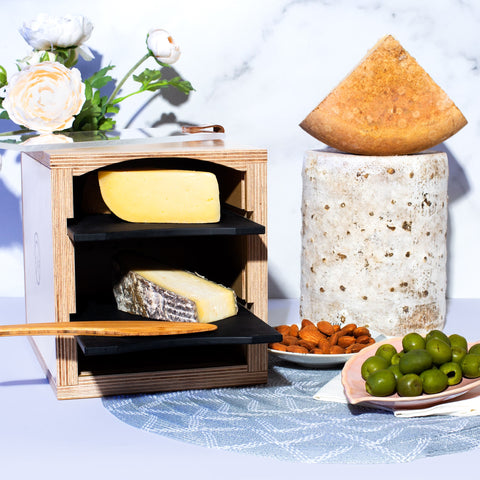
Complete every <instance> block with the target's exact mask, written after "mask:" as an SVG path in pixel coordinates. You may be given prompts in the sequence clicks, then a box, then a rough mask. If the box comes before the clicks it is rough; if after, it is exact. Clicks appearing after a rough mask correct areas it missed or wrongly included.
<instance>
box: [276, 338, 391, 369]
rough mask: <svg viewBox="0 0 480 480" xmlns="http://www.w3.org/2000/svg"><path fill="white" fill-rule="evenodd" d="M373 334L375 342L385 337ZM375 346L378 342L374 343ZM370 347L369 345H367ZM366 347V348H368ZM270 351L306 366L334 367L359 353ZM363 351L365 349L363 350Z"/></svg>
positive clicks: (279, 356) (283, 358) (284, 358)
mask: <svg viewBox="0 0 480 480" xmlns="http://www.w3.org/2000/svg"><path fill="white" fill-rule="evenodd" d="M371 336H372V337H373V338H374V339H375V342H378V341H380V340H383V339H385V338H386V337H385V335H382V334H379V333H375V332H371ZM372 345H373V346H375V345H376V343H374V344H372ZM366 348H368V347H366ZM366 348H365V349H364V350H366ZM268 351H269V352H270V353H271V354H272V355H273V356H275V357H278V358H281V359H282V360H287V361H288V362H292V363H296V364H298V365H303V366H304V367H319V368H322V367H323V368H325V367H332V366H338V365H343V364H344V363H345V362H346V361H347V360H349V359H350V358H352V357H355V356H356V355H358V353H331V354H328V355H327V354H325V355H321V354H317V353H293V352H281V351H280V350H273V349H272V348H269V349H268ZM361 351H363V350H361Z"/></svg>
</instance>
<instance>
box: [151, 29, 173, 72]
mask: <svg viewBox="0 0 480 480" xmlns="http://www.w3.org/2000/svg"><path fill="white" fill-rule="evenodd" d="M147 47H148V49H149V50H150V51H151V52H152V53H153V55H154V56H155V58H156V59H157V60H158V61H160V62H162V63H168V64H172V63H175V62H176V61H177V60H178V59H179V58H180V47H179V46H178V45H177V44H176V43H175V42H174V41H173V38H172V36H171V35H170V34H169V33H168V32H167V31H166V30H162V29H160V28H156V29H153V30H150V31H149V32H148V35H147Z"/></svg>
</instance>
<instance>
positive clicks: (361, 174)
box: [300, 151, 448, 335]
mask: <svg viewBox="0 0 480 480" xmlns="http://www.w3.org/2000/svg"><path fill="white" fill-rule="evenodd" d="M447 185H448V159H447V155H446V154H445V153H424V154H416V155H406V156H389V157H386V156H382V157H379V156H376V157H370V156H360V155H349V154H343V153H337V152H335V151H333V152H332V151H310V152H307V154H306V157H305V161H304V166H303V200H302V216H303V224H302V255H301V299H300V315H301V317H302V318H308V319H310V320H312V321H320V320H328V321H331V322H336V323H341V322H347V323H350V322H354V323H357V324H358V325H369V326H370V328H371V329H373V330H376V331H380V332H383V333H385V334H388V335H403V334H405V333H408V332H409V331H413V330H415V331H418V332H426V331H428V330H430V329H433V328H442V327H443V325H444V321H445V310H446V253H447V244H446V234H447Z"/></svg>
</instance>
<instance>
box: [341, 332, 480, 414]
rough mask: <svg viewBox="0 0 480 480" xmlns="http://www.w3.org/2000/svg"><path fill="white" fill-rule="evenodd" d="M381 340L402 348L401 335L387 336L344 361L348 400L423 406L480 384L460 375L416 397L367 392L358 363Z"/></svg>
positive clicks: (398, 406) (394, 406) (388, 405)
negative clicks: (449, 383)
mask: <svg viewBox="0 0 480 480" xmlns="http://www.w3.org/2000/svg"><path fill="white" fill-rule="evenodd" d="M384 343H391V344H392V345H393V346H394V347H395V348H397V350H401V349H402V337H394V338H389V339H387V340H384V341H381V342H379V343H378V344H374V345H370V346H368V347H367V348H364V349H363V350H361V351H360V352H358V353H357V354H356V355H355V357H352V358H351V359H350V360H348V361H347V363H346V364H345V366H344V368H343V370H342V384H343V388H344V390H345V396H346V397H347V400H348V401H349V403H351V404H357V403H365V404H370V405H375V406H378V407H382V408H389V409H393V410H397V409H408V408H425V407H429V406H432V405H436V404H438V403H441V402H445V401H446V400H451V399H452V398H455V397H458V396H460V395H463V394H464V393H467V392H469V391H470V390H472V389H473V388H475V387H478V386H480V378H472V379H470V378H464V379H463V380H462V381H461V382H460V383H459V384H458V385H453V386H451V387H448V388H447V389H446V390H444V391H443V392H440V393H434V394H431V395H427V394H423V395H419V396H418V397H400V396H399V395H398V394H397V393H395V394H394V395H390V396H388V397H374V396H372V395H369V394H368V393H367V392H366V391H365V380H364V379H363V378H362V374H361V371H360V370H361V367H362V363H363V362H364V361H365V360H366V359H367V358H368V357H370V356H372V355H374V354H375V351H376V349H377V348H378V347H379V346H380V345H382V344H384ZM471 345H473V343H471V344H469V347H470V346H471Z"/></svg>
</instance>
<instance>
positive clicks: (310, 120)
mask: <svg viewBox="0 0 480 480" xmlns="http://www.w3.org/2000/svg"><path fill="white" fill-rule="evenodd" d="M466 123H467V120H466V119H465V117H464V116H463V115H462V112H460V110H459V109H458V108H457V107H456V106H455V104H454V103H453V102H452V101H451V100H450V98H449V97H448V96H447V94H446V93H445V92H444V91H443V90H442V89H441V88H440V87H439V86H438V85H437V84H436V83H435V82H434V81H433V80H432V79H431V77H430V76H429V75H428V74H427V73H426V72H425V70H424V69H423V68H422V67H421V66H420V65H419V64H418V63H417V62H416V60H415V59H414V58H413V57H411V56H410V55H409V54H408V52H407V51H406V50H405V49H404V48H403V47H402V46H401V45H400V44H399V43H398V42H397V41H396V40H395V39H394V38H393V37H392V36H391V35H388V36H386V37H384V38H382V39H381V40H380V41H379V42H378V43H377V44H376V45H375V46H374V47H373V49H371V50H370V51H369V52H368V54H367V55H366V56H365V58H364V59H363V60H362V61H361V62H360V64H359V65H358V66H357V68H356V69H355V70H354V71H353V72H352V73H351V74H350V75H349V76H348V77H347V78H345V79H344V80H343V81H342V82H341V83H340V84H339V85H338V86H337V87H336V88H335V89H334V90H333V91H332V92H331V93H330V94H329V95H328V96H327V97H326V98H325V100H323V101H322V102H321V103H320V104H319V105H318V106H317V108H315V110H313V111H312V112H311V113H310V114H309V115H308V116H307V117H306V118H305V120H304V121H303V122H302V123H301V124H300V126H301V127H302V128H303V129H304V130H305V131H307V132H308V133H310V134H311V135H312V136H313V137H315V138H316V139H318V140H320V141H321V142H323V143H325V144H327V145H329V146H330V147H333V148H336V149H338V150H341V151H344V152H348V153H356V154H363V155H404V154H409V153H416V152H420V151H422V150H426V149H428V148H431V147H433V146H435V145H438V144H439V143H441V142H443V141H444V140H446V139H447V138H449V137H451V136H452V135H453V134H455V133H456V132H458V130H460V129H461V128H462V127H463V126H464V125H466Z"/></svg>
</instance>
